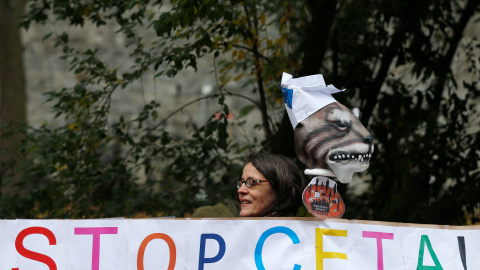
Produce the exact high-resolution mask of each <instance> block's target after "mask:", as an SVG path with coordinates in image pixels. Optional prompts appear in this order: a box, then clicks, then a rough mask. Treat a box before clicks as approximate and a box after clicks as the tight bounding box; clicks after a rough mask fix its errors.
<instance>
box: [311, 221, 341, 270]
mask: <svg viewBox="0 0 480 270" xmlns="http://www.w3.org/2000/svg"><path fill="white" fill-rule="evenodd" d="M347 232H348V231H347V230H334V229H326V228H316V229H315V248H316V249H317V250H316V254H317V270H323V260H324V259H342V260H347V254H345V253H338V252H324V251H323V236H324V235H329V236H339V237H347Z"/></svg>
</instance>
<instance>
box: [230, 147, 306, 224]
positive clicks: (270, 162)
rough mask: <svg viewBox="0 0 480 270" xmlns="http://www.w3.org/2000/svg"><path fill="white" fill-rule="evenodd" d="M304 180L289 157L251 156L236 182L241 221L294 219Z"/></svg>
mask: <svg viewBox="0 0 480 270" xmlns="http://www.w3.org/2000/svg"><path fill="white" fill-rule="evenodd" d="M304 186H305V180H304V178H303V176H302V173H301V172H300V170H299V169H298V167H297V166H296V165H295V163H293V161H292V160H290V159H289V158H287V157H284V156H281V155H275V154H267V153H259V154H252V155H250V157H249V158H248V161H247V164H246V165H245V167H244V168H243V174H242V178H241V180H239V181H237V188H238V198H239V200H240V205H241V210H240V216H241V217H278V216H295V214H296V211H297V209H298V208H299V207H300V206H301V205H302V191H303V188H304Z"/></svg>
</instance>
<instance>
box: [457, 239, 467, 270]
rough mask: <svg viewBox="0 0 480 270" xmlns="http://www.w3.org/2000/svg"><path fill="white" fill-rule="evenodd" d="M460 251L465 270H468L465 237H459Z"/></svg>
mask: <svg viewBox="0 0 480 270" xmlns="http://www.w3.org/2000/svg"><path fill="white" fill-rule="evenodd" d="M458 249H459V250H460V258H462V264H463V270H467V256H466V253H467V252H466V250H465V237H463V236H459V237H458Z"/></svg>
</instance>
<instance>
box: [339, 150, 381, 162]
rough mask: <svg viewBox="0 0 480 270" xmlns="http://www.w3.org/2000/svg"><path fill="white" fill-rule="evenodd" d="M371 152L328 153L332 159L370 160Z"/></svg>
mask: <svg viewBox="0 0 480 270" xmlns="http://www.w3.org/2000/svg"><path fill="white" fill-rule="evenodd" d="M371 157H372V154H353V153H348V152H335V153H332V154H331V155H330V160H332V161H343V160H356V161H360V162H370V158H371Z"/></svg>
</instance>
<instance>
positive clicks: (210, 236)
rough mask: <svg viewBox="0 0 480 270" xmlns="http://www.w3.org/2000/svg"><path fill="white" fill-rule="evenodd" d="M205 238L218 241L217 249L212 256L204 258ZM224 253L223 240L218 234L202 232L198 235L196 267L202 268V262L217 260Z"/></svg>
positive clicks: (200, 269)
mask: <svg viewBox="0 0 480 270" xmlns="http://www.w3.org/2000/svg"><path fill="white" fill-rule="evenodd" d="M207 239H213V240H216V241H217V242H218V245H219V250H218V253H217V255H215V256H214V257H213V258H205V242H206V241H207ZM223 255H225V240H223V238H222V237H221V236H220V235H218V234H213V233H212V234H202V235H201V236H200V255H199V259H198V269H199V270H203V267H204V264H206V263H214V262H218V261H219V260H220V259H221V258H223Z"/></svg>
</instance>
